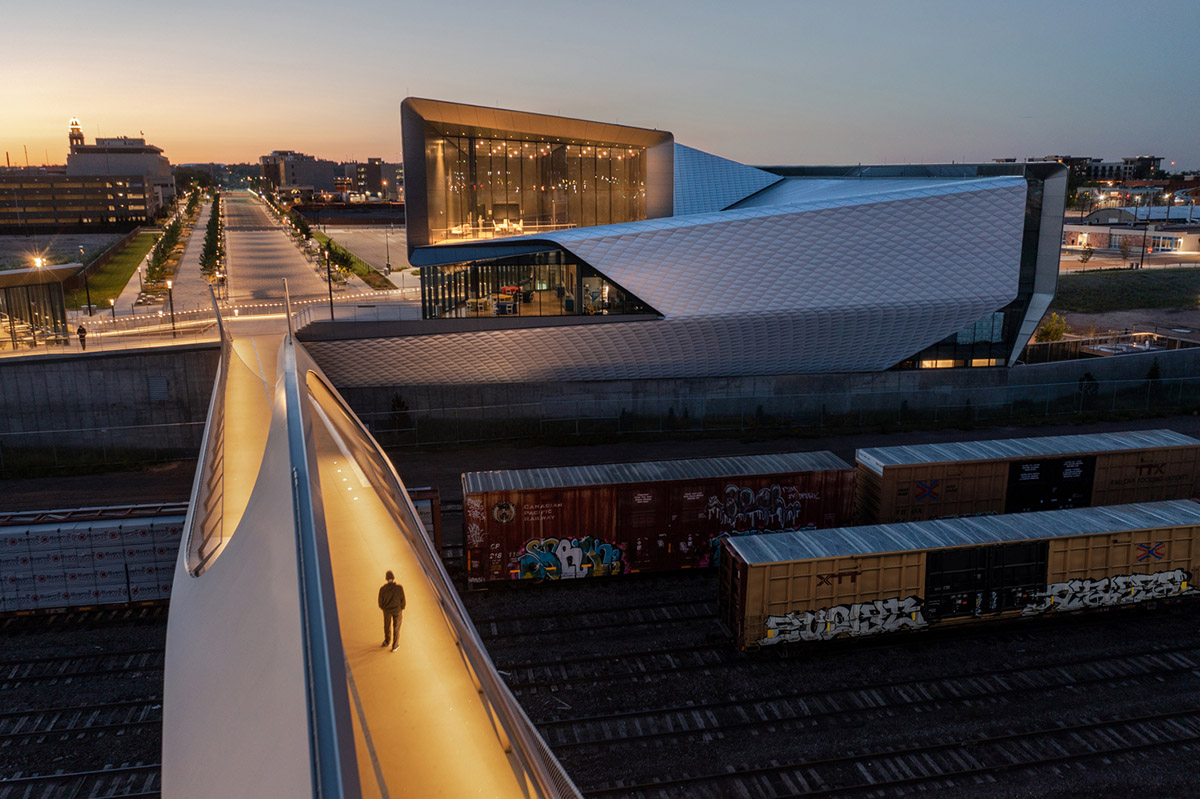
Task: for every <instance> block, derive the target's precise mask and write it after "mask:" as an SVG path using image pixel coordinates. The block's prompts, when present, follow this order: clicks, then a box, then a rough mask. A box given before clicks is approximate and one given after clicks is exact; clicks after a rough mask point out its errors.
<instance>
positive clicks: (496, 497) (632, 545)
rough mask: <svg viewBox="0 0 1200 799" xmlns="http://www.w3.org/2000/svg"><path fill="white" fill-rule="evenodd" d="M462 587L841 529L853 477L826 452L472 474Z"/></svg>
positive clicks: (683, 563) (622, 567)
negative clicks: (770, 535)
mask: <svg viewBox="0 0 1200 799" xmlns="http://www.w3.org/2000/svg"><path fill="white" fill-rule="evenodd" d="M462 481H463V542H464V546H465V551H466V557H467V575H468V580H469V582H471V583H482V582H491V581H499V580H523V579H551V580H559V579H571V578H579V577H602V576H613V575H620V574H626V573H629V572H638V571H654V570H672V569H686V568H693V567H703V566H708V565H711V564H712V562H713V559H714V557H715V555H716V554H717V553H719V549H718V548H717V540H718V539H719V538H721V537H723V536H729V535H743V534H746V533H765V532H774V531H782V530H801V529H805V528H818V527H837V526H839V525H845V524H849V523H850V521H851V516H852V513H853V505H854V469H853V467H851V466H850V464H848V463H846V462H845V461H843V460H842V459H841V458H838V457H837V456H835V455H833V454H832V453H829V452H791V453H783V454H778V455H748V456H741V457H727V458H697V459H687V460H671V461H656V462H642V463H609V464H600V465H593V466H565V467H560V468H551V469H519V470H512V471H494V472H470V473H467V474H464V475H463V477H462Z"/></svg>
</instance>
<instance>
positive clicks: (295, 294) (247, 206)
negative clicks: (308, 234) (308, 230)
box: [222, 191, 328, 304]
mask: <svg viewBox="0 0 1200 799" xmlns="http://www.w3.org/2000/svg"><path fill="white" fill-rule="evenodd" d="M222 204H223V205H224V208H225V210H224V213H225V249H226V250H227V252H228V260H229V292H230V293H229V298H230V300H231V301H233V302H234V303H237V304H244V303H253V302H262V301H264V300H280V299H282V298H283V280H284V279H285V278H286V279H287V282H288V290H289V291H290V292H291V295H292V298H293V299H302V298H306V297H321V296H326V295H327V294H328V289H327V288H326V285H325V281H324V280H322V279H321V278H320V277H319V276H318V275H317V272H316V270H314V269H313V267H312V265H311V264H309V263H308V261H306V260H305V259H304V256H302V255H301V254H300V252H299V250H297V249H296V245H294V244H293V243H292V240H291V239H290V238H289V237H288V236H287V234H286V233H284V232H283V230H282V228H280V227H279V226H278V225H277V224H276V223H275V221H274V220H273V219H272V218H271V215H270V214H269V213H267V210H266V208H265V206H264V205H263V204H262V201H260V200H258V199H256V198H255V197H254V196H253V195H251V194H250V193H248V192H240V191H239V192H232V193H230V194H226V195H223V197H222Z"/></svg>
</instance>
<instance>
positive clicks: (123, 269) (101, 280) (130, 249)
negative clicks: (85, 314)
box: [66, 233, 160, 309]
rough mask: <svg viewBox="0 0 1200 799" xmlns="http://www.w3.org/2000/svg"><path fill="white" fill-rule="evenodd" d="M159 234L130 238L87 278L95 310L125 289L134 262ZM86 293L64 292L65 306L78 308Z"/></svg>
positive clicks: (148, 248) (131, 275)
mask: <svg viewBox="0 0 1200 799" xmlns="http://www.w3.org/2000/svg"><path fill="white" fill-rule="evenodd" d="M159 235H160V234H159V233H139V234H138V235H137V237H136V238H134V239H133V241H131V242H129V243H128V244H126V245H125V247H124V249H122V250H121V251H120V252H119V253H117V255H116V257H115V258H113V259H112V260H111V261H109V262H108V263H106V264H105V265H104V266H103V267H102V268H101V269H100V271H99V272H97V273H96V274H94V275H92V276H91V277H90V278H88V285H89V286H90V288H91V291H92V305H95V306H96V308H97V309H105V308H108V300H109V298H110V297H111V298H112V299H114V300H115V299H116V298H117V297H119V296H120V295H121V292H122V291H124V290H125V284H126V283H128V282H129V278H131V277H133V273H134V272H135V271H137V268H138V264H140V263H141V262H142V259H143V258H145V257H146V253H148V252H150V248H151V247H153V246H154V242H156V241H158V237H159ZM86 296H87V295H86V293H85V292H84V290H83V289H79V290H78V291H71V292H68V293H67V295H66V300H67V307H68V308H82V307H83V305H84V304H85V303H86V302H87V299H86Z"/></svg>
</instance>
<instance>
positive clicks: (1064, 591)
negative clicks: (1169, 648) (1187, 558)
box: [1022, 569, 1194, 616]
mask: <svg viewBox="0 0 1200 799" xmlns="http://www.w3.org/2000/svg"><path fill="white" fill-rule="evenodd" d="M1191 579H1192V575H1191V574H1189V573H1188V572H1186V571H1184V570H1183V569H1174V570H1172V571H1167V572H1158V573H1157V574H1121V575H1117V576H1116V577H1105V578H1103V579H1100V580H1068V581H1067V582H1065V583H1051V584H1050V585H1048V586H1046V591H1045V592H1044V593H1040V594H1034V595H1033V596H1032V597H1031V598H1030V599H1031V602H1030V604H1029V605H1026V606H1025V609H1024V610H1023V611H1022V613H1023V614H1024V615H1026V616H1032V615H1035V614H1038V613H1045V612H1047V611H1050V610H1083V609H1085V608H1098V607H1103V606H1105V605H1131V604H1133V603H1135V602H1144V601H1146V600H1149V599H1165V598H1167V597H1172V596H1179V595H1180V594H1184V593H1192V592H1193V591H1194V589H1193V588H1192V587H1191V586H1190V585H1189V583H1190V582H1191Z"/></svg>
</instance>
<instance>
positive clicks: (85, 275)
mask: <svg viewBox="0 0 1200 799" xmlns="http://www.w3.org/2000/svg"><path fill="white" fill-rule="evenodd" d="M79 263H81V264H83V245H80V246H79ZM87 272H88V270H87V264H83V291H84V294H86V295H87V306H88V316H91V315H92V288H91V286H90V285H88V273H87Z"/></svg>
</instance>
